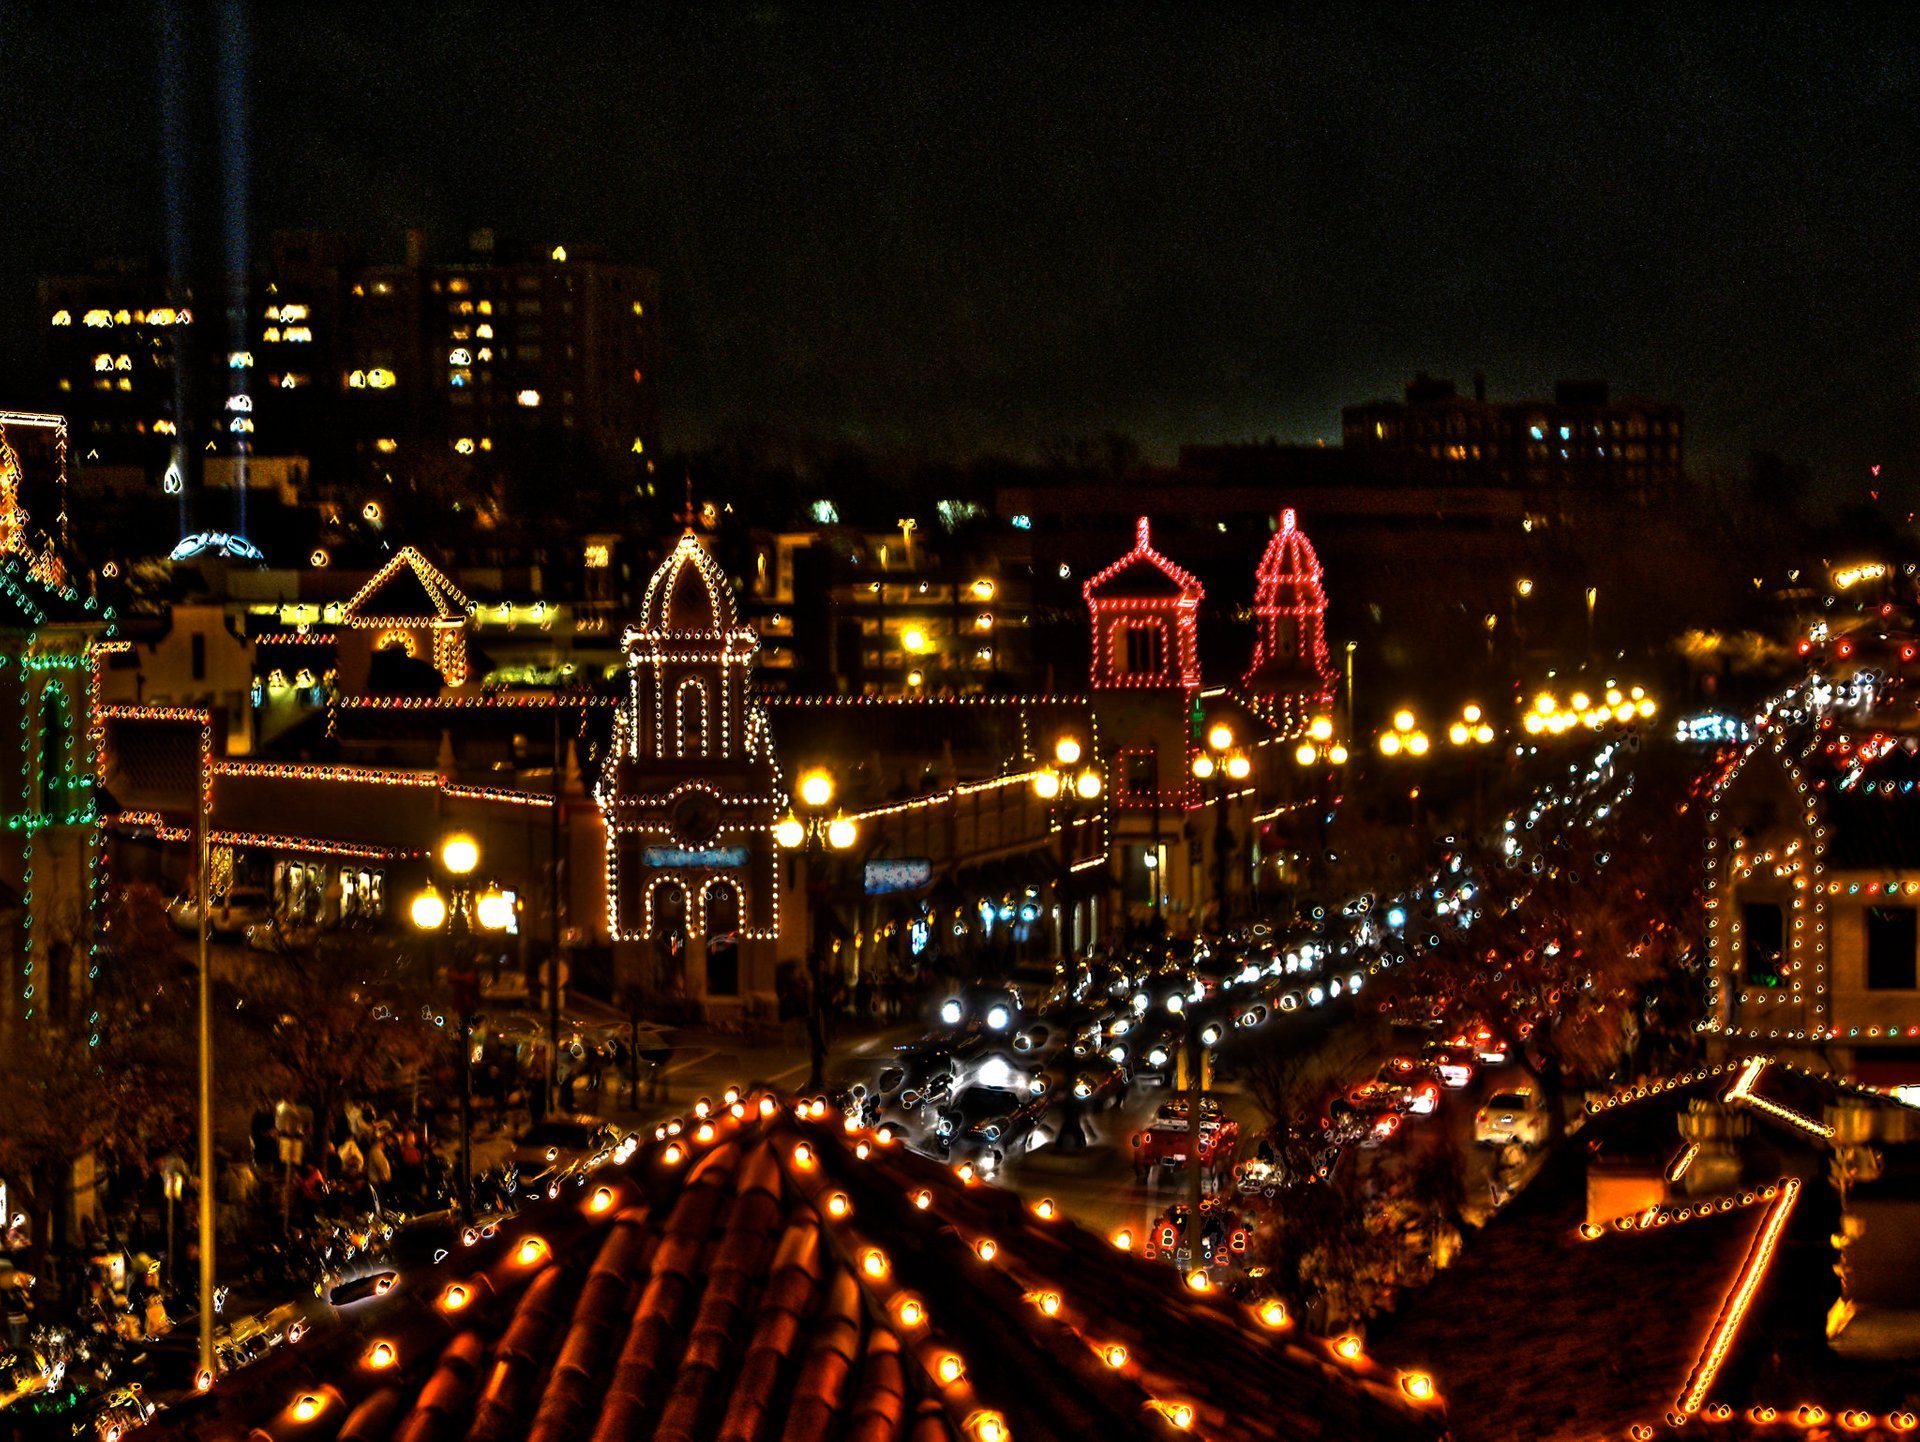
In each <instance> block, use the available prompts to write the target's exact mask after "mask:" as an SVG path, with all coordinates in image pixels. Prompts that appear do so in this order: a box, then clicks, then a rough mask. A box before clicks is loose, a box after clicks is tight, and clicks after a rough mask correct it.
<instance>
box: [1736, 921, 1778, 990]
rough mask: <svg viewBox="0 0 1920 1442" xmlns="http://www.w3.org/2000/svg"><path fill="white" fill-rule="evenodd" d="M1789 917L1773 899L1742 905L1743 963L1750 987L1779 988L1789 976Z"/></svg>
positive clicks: (1741, 937)
mask: <svg viewBox="0 0 1920 1442" xmlns="http://www.w3.org/2000/svg"><path fill="white" fill-rule="evenodd" d="M1786 936H1787V923H1786V916H1785V914H1784V913H1783V912H1782V911H1781V909H1780V907H1779V906H1778V904H1776V903H1774V902H1771V901H1750V902H1747V903H1746V904H1745V905H1743V906H1742V907H1741V908H1740V944H1741V964H1742V967H1743V968H1744V970H1745V971H1746V974H1747V983H1748V984H1749V985H1750V986H1765V987H1777V986H1779V985H1780V983H1781V982H1782V981H1783V980H1784V979H1785V970H1786Z"/></svg>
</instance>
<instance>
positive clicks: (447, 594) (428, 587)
mask: <svg viewBox="0 0 1920 1442" xmlns="http://www.w3.org/2000/svg"><path fill="white" fill-rule="evenodd" d="M409 582H412V583H414V584H416V585H417V586H418V587H419V589H420V590H421V591H423V592H424V593H425V596H426V605H427V606H428V607H431V610H430V611H429V610H427V609H425V608H423V607H422V606H421V604H420V603H419V601H418V600H416V599H414V598H411V597H407V598H406V600H405V604H404V605H403V606H402V607H401V609H399V610H394V611H376V610H375V609H374V603H375V602H376V601H378V600H379V599H380V596H381V593H382V592H383V591H387V590H388V589H389V588H395V596H396V599H397V598H399V597H403V596H404V595H405V588H406V586H407V585H408V583H409ZM472 610H473V602H472V601H470V600H468V599H467V597H466V593H465V592H463V591H462V590H461V589H460V588H459V587H458V586H456V585H454V584H453V582H452V581H450V580H448V579H447V575H446V572H444V571H442V570H441V569H440V568H439V567H438V566H436V565H434V564H433V562H431V561H429V560H428V559H427V558H426V557H425V556H423V555H421V554H420V552H419V551H418V550H417V549H415V548H414V547H412V546H403V547H401V549H400V554H399V555H397V556H395V557H394V558H393V559H392V560H390V561H388V562H387V564H386V565H384V566H382V567H381V568H380V569H379V570H378V571H376V572H374V573H373V576H372V577H371V579H369V580H368V582H367V584H366V585H364V586H362V587H361V588H360V589H359V590H358V591H356V592H354V594H353V599H352V600H350V601H348V602H347V604H346V606H345V607H344V608H343V609H342V610H341V613H340V619H341V621H342V622H343V623H344V624H345V625H348V626H405V625H415V626H424V625H432V624H434V623H436V622H440V623H445V622H452V621H458V622H462V623H464V622H465V621H466V619H467V617H468V615H469V614H470V613H471V612H472Z"/></svg>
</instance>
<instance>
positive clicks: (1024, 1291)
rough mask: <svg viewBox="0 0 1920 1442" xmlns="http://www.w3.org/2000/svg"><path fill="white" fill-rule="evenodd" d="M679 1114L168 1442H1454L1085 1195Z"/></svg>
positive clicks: (247, 1379)
mask: <svg viewBox="0 0 1920 1442" xmlns="http://www.w3.org/2000/svg"><path fill="white" fill-rule="evenodd" d="M734 1107H737V1108H738V1112H739V1114H738V1115H737V1116H736V1115H733V1114H732V1113H733V1109H734ZM673 1128H674V1130H672V1131H666V1130H663V1131H662V1132H661V1133H658V1134H656V1135H655V1137H654V1138H652V1139H650V1140H648V1141H647V1142H646V1143H645V1144H644V1145H643V1146H642V1147H641V1148H640V1149H639V1151H638V1153H637V1155H636V1156H634V1157H633V1159H632V1160H631V1161H629V1162H625V1163H614V1164H611V1165H609V1166H607V1167H604V1168H602V1169H601V1170H600V1171H598V1172H596V1173H594V1174H592V1175H591V1176H589V1177H587V1178H585V1179H584V1180H582V1181H581V1182H580V1183H579V1184H577V1185H574V1184H568V1185H565V1186H563V1187H561V1188H560V1195H559V1196H558V1197H557V1199H554V1200H548V1201H542V1202H539V1203H536V1204H534V1205H531V1206H529V1207H527V1208H526V1209H525V1210H524V1211H523V1212H522V1213H521V1214H520V1215H518V1216H516V1217H513V1218H510V1219H508V1220H507V1221H505V1222H503V1223H501V1224H500V1226H499V1228H498V1234H497V1235H494V1236H476V1237H475V1238H474V1241H473V1243H472V1245H471V1246H466V1247H462V1246H456V1247H455V1248H454V1251H455V1255H454V1256H451V1257H448V1258H446V1259H445V1260H444V1261H443V1262H441V1263H440V1264H438V1265H435V1266H432V1267H429V1268H425V1269H422V1270H421V1271H419V1272H417V1273H409V1274H405V1275H400V1276H398V1277H396V1279H395V1280H394V1282H393V1284H392V1285H391V1287H390V1288H389V1289H388V1291H387V1292H386V1293H385V1294H383V1295H370V1296H368V1297H366V1298H365V1299H364V1300H359V1301H353V1302H349V1303H346V1304H344V1305H342V1306H340V1307H338V1308H337V1315H336V1316H335V1317H333V1318H331V1319H328V1320H323V1321H321V1322H319V1323H318V1324H317V1325H315V1326H313V1327H312V1328H311V1329H310V1330H309V1331H308V1332H307V1333H306V1335H304V1336H303V1337H302V1338H301V1339H300V1340H298V1341H297V1342H294V1343H290V1344H287V1345H283V1346H281V1347H279V1348H277V1349H276V1350H275V1351H274V1352H273V1353H272V1354H271V1355H270V1356H269V1357H268V1358H267V1359H266V1360H264V1361H262V1362H260V1363H257V1364H255V1365H254V1366H252V1367H250V1368H248V1369H247V1370H246V1371H244V1372H241V1373H239V1374H235V1375H231V1376H228V1377H226V1378H223V1379H221V1380H220V1381H219V1382H217V1383H216V1384H215V1385H214V1386H213V1387H212V1389H211V1390H210V1391H209V1392H208V1393H207V1394H206V1395H205V1396H203V1397H197V1398H193V1399H191V1400H189V1401H188V1402H187V1403H186V1404H185V1405H183V1406H181V1407H179V1408H176V1409H175V1410H174V1411H172V1412H171V1413H168V1414H164V1415H163V1416H162V1417H161V1418H160V1419H158V1421H157V1422H156V1423H155V1424H154V1427H153V1430H154V1432H155V1435H156V1436H160V1437H181V1438H187V1437H192V1438H206V1439H212V1438H227V1437H233V1438H236V1439H237V1438H240V1437H246V1436H249V1435H251V1436H254V1437H259V1436H269V1437H273V1438H276V1439H294V1438H307V1437H313V1438H319V1437H329V1438H331V1437H339V1436H355V1437H360V1436H372V1435H394V1436H414V1435H419V1436H429V1435H431V1436H462V1435H464V1436H469V1437H483V1438H484V1437H498V1438H507V1437H516V1438H517V1437H538V1438H558V1437H570V1436H594V1437H609V1438H611V1437H620V1436H632V1435H642V1436H644V1435H660V1436H673V1437H681V1438H689V1439H703V1438H722V1437H725V1438H747V1437H753V1436H758V1435H772V1433H771V1432H770V1431H768V1430H767V1429H768V1428H769V1427H772V1428H776V1429H777V1428H778V1427H779V1426H780V1425H781V1424H782V1423H784V1425H785V1427H786V1429H787V1430H786V1432H785V1434H784V1435H788V1436H806V1437H813V1438H821V1439H835V1438H861V1439H869V1438H908V1439H911V1442H933V1439H941V1438H952V1439H969V1442H995V1439H1022V1442H1025V1439H1040V1442H1066V1439H1068V1438H1073V1439H1076V1442H1078V1439H1085V1438H1089V1437H1101V1438H1118V1439H1127V1438H1142V1439H1144V1438H1158V1437H1167V1436H1173V1435H1180V1434H1181V1433H1183V1432H1184V1433H1190V1434H1191V1435H1195V1436H1208V1437H1215V1438H1228V1437H1231V1438H1236V1439H1247V1442H1260V1439H1279V1438H1286V1437H1299V1436H1307V1435H1313V1436H1326V1437H1340V1438H1344V1439H1355V1442H1365V1439H1369V1438H1380V1439H1388V1438H1392V1439H1418V1438H1421V1437H1429V1438H1439V1437H1441V1436H1443V1435H1444V1434H1445V1431H1446V1422H1445V1413H1444V1407H1443V1404H1442V1402H1441V1401H1440V1399H1439V1397H1438V1396H1436V1395H1435V1391H1434V1383H1433V1380H1432V1379H1431V1378H1429V1377H1427V1376H1426V1375H1425V1374H1401V1373H1397V1372H1395V1371H1393V1370H1391V1369H1388V1368H1384V1367H1382V1366H1381V1365H1379V1364H1378V1363H1377V1362H1375V1361H1374V1360H1373V1359H1372V1358H1371V1357H1369V1356H1368V1355H1367V1354H1366V1352H1365V1350H1364V1349H1363V1348H1361V1347H1360V1346H1359V1345H1358V1343H1357V1340H1355V1339H1349V1344H1348V1345H1347V1346H1345V1347H1342V1346H1339V1345H1337V1344H1333V1343H1328V1342H1323V1341H1318V1340H1305V1339H1302V1338H1300V1337H1299V1336H1298V1334H1297V1333H1296V1332H1295V1330H1294V1328H1293V1325H1292V1323H1291V1322H1290V1320H1288V1319H1287V1318H1285V1316H1284V1314H1272V1313H1261V1312H1256V1311H1254V1310H1253V1309H1250V1308H1248V1307H1246V1306H1243V1305H1241V1304H1239V1303H1236V1302H1233V1301H1231V1300H1230V1299H1227V1298H1224V1297H1218V1296H1205V1297H1201V1296H1192V1295H1186V1294H1183V1293H1180V1292H1178V1291H1176V1290H1174V1287H1175V1285H1176V1284H1175V1283H1174V1281H1173V1279H1172V1278H1171V1277H1170V1276H1169V1275H1168V1273H1167V1272H1166V1270H1165V1269H1164V1268H1162V1267H1158V1266H1155V1265H1154V1264H1151V1263H1148V1262H1146V1261H1144V1260H1142V1259H1138V1258H1136V1257H1133V1256H1128V1255H1124V1254H1122V1253H1121V1252H1119V1251H1117V1250H1116V1247H1117V1245H1118V1243H1117V1242H1116V1241H1115V1240H1114V1239H1106V1238H1100V1237H1096V1236H1093V1235H1091V1234H1089V1233H1086V1232H1083V1231H1081V1230H1079V1229H1078V1228H1076V1227H1075V1226H1074V1225H1073V1224H1072V1222H1071V1220H1070V1219H1069V1218H1067V1217H1065V1216H1064V1215H1062V1214H1061V1213H1060V1210H1059V1209H1058V1208H1055V1207H1053V1206H1051V1205H1050V1204H1047V1203H1045V1202H1035V1203H1032V1204H1031V1205H1029V1204H1028V1203H1026V1202H1023V1201H1022V1199H1021V1198H1019V1197H1018V1196H1016V1195H1014V1194H1012V1193H1010V1192H1005V1191H1001V1190H998V1189H996V1188H992V1187H989V1186H986V1185H984V1184H981V1183H978V1182H975V1181H972V1180H970V1179H968V1178H967V1177H965V1176H964V1175H963V1174H961V1173H959V1172H956V1171H955V1170H953V1169H949V1168H947V1167H944V1166H941V1165H939V1164H937V1163H934V1162H931V1161H929V1160H927V1159H925V1158H922V1157H918V1156H916V1155H913V1154H909V1153H907V1152H906V1150H905V1148H904V1147H903V1146H901V1145H900V1144H899V1143H898V1142H897V1141H889V1140H888V1139H887V1138H886V1137H885V1135H884V1132H881V1133H864V1132H863V1133H859V1134H857V1135H847V1134H846V1133H844V1131H843V1130H842V1129H841V1127H840V1125H839V1119H838V1116H837V1114H835V1115H833V1116H832V1117H830V1118H829V1117H828V1116H827V1115H826V1113H825V1109H824V1107H823V1108H821V1109H820V1113H819V1115H817V1116H814V1117H811V1118H804V1119H803V1118H798V1117H796V1116H795V1115H793V1114H792V1113H791V1112H789V1111H788V1110H787V1109H786V1107H785V1106H784V1105H783V1104H778V1103H775V1102H774V1101H773V1099H772V1098H771V1097H767V1096H765V1095H764V1094H762V1093H750V1094H748V1095H746V1096H742V1097H739V1098H738V1099H737V1101H735V1102H734V1103H733V1105H732V1106H729V1105H728V1103H727V1101H726V1099H725V1098H722V1099H721V1101H720V1102H719V1103H718V1104H716V1105H715V1106H714V1108H713V1110H712V1112H711V1114H710V1115H709V1116H707V1117H705V1118H702V1117H701V1116H699V1115H698V1114H697V1109H696V1114H695V1115H689V1116H687V1117H685V1118H683V1119H682V1120H681V1121H680V1122H678V1123H675V1124H673ZM256 1429H257V1430H256ZM656 1429H658V1430H656Z"/></svg>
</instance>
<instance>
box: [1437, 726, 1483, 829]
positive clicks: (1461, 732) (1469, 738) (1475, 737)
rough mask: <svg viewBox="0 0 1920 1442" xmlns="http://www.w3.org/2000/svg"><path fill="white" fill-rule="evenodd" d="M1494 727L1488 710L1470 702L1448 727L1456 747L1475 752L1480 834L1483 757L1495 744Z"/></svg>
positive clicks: (1475, 810)
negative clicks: (1488, 748) (1490, 722)
mask: <svg viewBox="0 0 1920 1442" xmlns="http://www.w3.org/2000/svg"><path fill="white" fill-rule="evenodd" d="M1493 738H1494V732H1493V727H1492V726H1490V725H1489V724H1488V723H1487V717H1486V712H1485V711H1483V710H1481V708H1480V706H1479V703H1477V702H1471V701H1470V702H1468V703H1467V704H1466V705H1465V706H1463V707H1461V708H1460V717H1459V719H1458V720H1457V721H1455V722H1454V723H1453V724H1452V725H1451V726H1449V727H1447V741H1448V743H1449V744H1451V745H1452V746H1454V747H1456V748H1463V747H1464V748H1468V749H1470V750H1471V751H1472V752H1473V834H1474V835H1475V836H1478V835H1479V834H1480V804H1481V803H1480V793H1481V773H1482V772H1483V771H1484V770H1485V767H1484V766H1483V765H1482V758H1483V757H1484V755H1485V753H1486V748H1487V747H1488V746H1491V745H1492V744H1493Z"/></svg>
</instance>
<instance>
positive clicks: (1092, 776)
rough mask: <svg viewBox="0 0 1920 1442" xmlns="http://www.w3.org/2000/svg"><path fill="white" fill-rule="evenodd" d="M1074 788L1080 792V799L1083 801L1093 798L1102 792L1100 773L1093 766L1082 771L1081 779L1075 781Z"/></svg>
mask: <svg viewBox="0 0 1920 1442" xmlns="http://www.w3.org/2000/svg"><path fill="white" fill-rule="evenodd" d="M1073 789H1074V790H1075V791H1077V792H1079V793H1080V799H1081V800H1082V801H1091V800H1093V799H1094V798H1095V797H1096V796H1098V795H1099V794H1100V773H1099V772H1098V771H1095V770H1094V769H1093V768H1092V767H1088V768H1087V769H1086V770H1085V771H1082V772H1081V773H1080V776H1079V779H1078V780H1076V781H1075V782H1074V783H1073Z"/></svg>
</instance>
